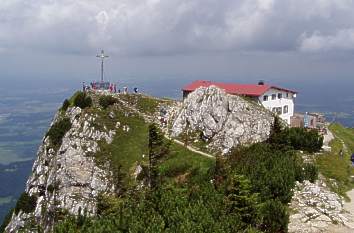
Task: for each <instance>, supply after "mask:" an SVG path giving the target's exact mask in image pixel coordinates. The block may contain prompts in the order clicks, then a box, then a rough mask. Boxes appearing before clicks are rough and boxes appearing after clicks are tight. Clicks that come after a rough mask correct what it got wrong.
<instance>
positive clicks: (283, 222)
mask: <svg viewBox="0 0 354 233" xmlns="http://www.w3.org/2000/svg"><path fill="white" fill-rule="evenodd" d="M260 212H261V215H262V217H263V219H262V226H261V229H262V231H263V232H271V233H273V232H287V231H288V223H289V214H288V212H287V207H286V206H284V205H283V204H282V203H281V202H280V201H279V200H268V201H266V202H265V203H263V205H262V208H261V210H260Z"/></svg>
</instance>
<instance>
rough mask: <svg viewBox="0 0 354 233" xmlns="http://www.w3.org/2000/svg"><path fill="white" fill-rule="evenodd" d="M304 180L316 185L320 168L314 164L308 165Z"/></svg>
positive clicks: (305, 167) (305, 168) (304, 171)
mask: <svg viewBox="0 0 354 233" xmlns="http://www.w3.org/2000/svg"><path fill="white" fill-rule="evenodd" d="M303 174H304V175H303V177H304V180H309V181H310V182H311V183H314V182H315V181H316V180H317V179H318V167H317V166H316V165H314V164H312V163H306V164H305V165H304V169H303Z"/></svg>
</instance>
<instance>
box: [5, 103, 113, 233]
mask: <svg viewBox="0 0 354 233" xmlns="http://www.w3.org/2000/svg"><path fill="white" fill-rule="evenodd" d="M65 117H68V118H69V119H70V121H71V123H72V127H71V129H70V130H69V131H68V132H67V133H66V134H65V136H64V137H63V139H62V144H61V146H60V148H58V149H57V150H56V151H55V150H54V149H53V148H52V146H51V144H50V140H49V138H48V137H45V138H44V139H43V143H42V145H41V146H40V147H39V150H38V153H37V159H36V161H35V162H34V165H33V168H32V174H31V176H30V177H29V179H28V181H27V184H26V192H27V193H28V194H30V195H35V196H37V197H38V198H37V203H36V208H35V211H34V212H33V213H29V214H25V213H22V211H20V212H19V213H18V214H17V215H15V214H14V215H13V217H12V220H11V222H10V223H9V225H8V226H7V228H6V232H11V233H12V232H17V231H18V230H20V229H21V230H23V227H26V223H27V222H29V221H35V222H36V223H37V224H38V225H40V226H41V227H43V230H44V231H45V232H48V231H49V230H50V229H51V226H52V225H53V221H54V219H53V214H52V213H53V212H57V211H60V210H64V211H67V212H68V213H70V214H73V215H78V214H79V212H81V213H84V212H85V213H86V214H87V215H88V216H93V215H94V214H96V197H97V195H98V194H99V193H100V192H104V193H113V192H114V189H115V187H114V186H113V185H112V181H111V177H112V174H111V173H110V171H109V164H105V165H104V166H100V167H98V166H97V165H96V163H95V161H94V158H93V157H92V156H90V153H95V152H97V151H98V150H99V147H98V143H97V142H98V141H100V140H105V141H106V142H107V143H111V142H112V140H113V137H114V135H115V131H113V130H110V131H108V130H106V131H99V130H97V129H95V128H94V127H93V126H92V123H93V122H94V121H95V119H96V118H97V116H95V115H90V114H85V115H84V116H82V110H81V109H80V108H78V107H73V108H69V109H68V110H67V111H66V112H65ZM59 118H60V117H59V115H58V114H57V115H56V116H55V118H54V120H53V123H52V125H53V124H54V123H55V122H57V121H58V120H59ZM27 225H28V224H27ZM24 231H25V232H31V230H30V229H27V228H26V229H24Z"/></svg>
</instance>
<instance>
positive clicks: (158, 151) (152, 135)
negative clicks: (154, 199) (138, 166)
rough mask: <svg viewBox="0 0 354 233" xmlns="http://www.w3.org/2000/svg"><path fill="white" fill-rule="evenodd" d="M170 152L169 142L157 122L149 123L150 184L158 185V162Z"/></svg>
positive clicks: (151, 185) (155, 186)
mask: <svg viewBox="0 0 354 233" xmlns="http://www.w3.org/2000/svg"><path fill="white" fill-rule="evenodd" d="M168 153H169V144H168V143H165V142H164V140H163V135H162V133H161V132H160V131H159V129H158V128H157V126H156V124H151V125H149V186H150V188H151V189H156V188H157V186H158V164H159V161H160V160H161V158H163V157H164V156H165V155H167V154H168Z"/></svg>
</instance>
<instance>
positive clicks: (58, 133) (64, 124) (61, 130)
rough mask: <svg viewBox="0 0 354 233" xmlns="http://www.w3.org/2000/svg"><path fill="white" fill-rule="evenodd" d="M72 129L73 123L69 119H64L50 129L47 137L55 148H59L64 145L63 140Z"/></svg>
mask: <svg viewBox="0 0 354 233" xmlns="http://www.w3.org/2000/svg"><path fill="white" fill-rule="evenodd" d="M70 128H71V122H70V119H69V118H64V119H62V120H60V121H58V122H56V123H55V124H53V126H52V127H51V128H50V129H49V131H48V133H47V135H46V136H49V138H50V141H51V143H52V144H53V145H54V146H59V145H61V143H62V139H63V137H64V135H65V133H66V132H68V131H69V129H70Z"/></svg>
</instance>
